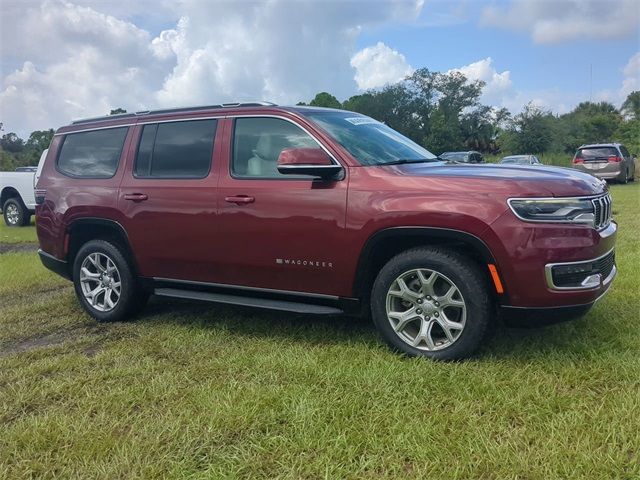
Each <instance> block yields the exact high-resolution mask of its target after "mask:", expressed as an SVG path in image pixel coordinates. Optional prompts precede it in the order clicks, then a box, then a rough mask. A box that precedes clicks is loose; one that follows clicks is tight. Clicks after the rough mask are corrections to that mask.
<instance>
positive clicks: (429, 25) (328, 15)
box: [0, 0, 640, 137]
mask: <svg viewBox="0 0 640 480" xmlns="http://www.w3.org/2000/svg"><path fill="white" fill-rule="evenodd" d="M422 67H427V68H429V69H430V70H432V71H442V72H446V71H461V72H463V73H464V74H465V75H467V77H468V78H470V79H473V80H482V81H484V82H486V87H485V89H484V92H483V96H482V98H481V101H482V102H483V103H485V104H488V105H494V106H496V107H506V108H508V109H509V110H511V111H512V112H514V113H517V112H518V111H520V110H521V109H522V107H523V105H525V104H527V103H528V102H534V103H535V104H537V105H539V106H541V107H543V108H545V109H548V110H551V111H552V112H554V113H558V114H561V113H565V112H567V111H570V110H571V109H572V108H573V107H574V106H575V105H577V104H578V103H579V102H581V101H586V100H592V101H609V102H612V103H613V104H614V105H616V106H618V107H619V106H620V104H621V103H622V102H623V101H624V99H625V98H626V96H627V95H628V94H629V93H630V92H631V91H634V90H640V1H639V0H503V1H480V0H475V1H473V0H466V1H465V0H461V1H455V0H451V1H444V0H440V1H429V0H425V1H423V0H409V1H405V0H390V1H381V0H344V1H338V0H332V1H328V0H327V1H322V0H315V1H314V0H268V1H262V2H256V1H246V0H245V1H243V0H236V1H205V0H137V1H132V0H128V1H122V0H69V1H66V0H0V68H1V71H0V122H2V123H3V124H4V133H6V132H16V133H18V134H19V135H20V136H22V137H28V135H29V133H30V132H31V131H33V130H36V129H44V128H58V127H59V126H62V125H64V124H67V123H69V122H70V121H71V120H72V119H77V118H83V117H90V116H95V115H103V114H107V113H109V111H110V110H111V109H113V108H117V107H121V108H125V109H126V110H128V111H139V110H147V109H151V108H159V107H163V108H164V107H174V106H185V105H203V104H215V103H223V102H232V101H252V100H266V101H272V102H275V103H278V104H283V105H285V104H295V103H296V102H299V101H309V100H310V99H312V98H313V96H314V95H315V94H316V93H317V92H320V91H328V92H330V93H332V94H334V95H335V96H336V97H337V98H338V99H339V100H341V101H342V100H345V99H347V98H348V97H350V96H351V95H356V94H358V93H362V92H364V91H366V90H367V89H371V88H380V87H383V86H384V85H387V84H392V83H394V82H397V81H399V80H401V79H402V78H404V77H405V76H406V75H408V74H410V73H411V72H413V71H414V70H415V69H418V68H422Z"/></svg>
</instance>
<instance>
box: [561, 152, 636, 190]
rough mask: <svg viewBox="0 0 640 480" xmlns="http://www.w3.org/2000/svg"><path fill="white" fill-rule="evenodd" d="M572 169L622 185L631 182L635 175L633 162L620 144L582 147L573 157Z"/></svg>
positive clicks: (631, 157)
mask: <svg viewBox="0 0 640 480" xmlns="http://www.w3.org/2000/svg"><path fill="white" fill-rule="evenodd" d="M573 168H575V169H577V170H581V171H583V172H587V173H590V174H591V175H594V176H596V177H598V178H602V179H604V180H617V181H619V182H622V183H627V182H628V181H632V182H633V180H634V179H635V175H636V164H635V160H634V158H633V156H632V155H631V154H630V153H629V150H627V149H626V148H625V146H624V145H621V144H620V143H596V144H592V145H582V146H581V147H579V148H578V151H577V152H576V155H575V156H574V157H573Z"/></svg>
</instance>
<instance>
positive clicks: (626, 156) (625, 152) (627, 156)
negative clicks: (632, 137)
mask: <svg viewBox="0 0 640 480" xmlns="http://www.w3.org/2000/svg"><path fill="white" fill-rule="evenodd" d="M620 151H621V152H622V155H623V156H624V157H625V158H629V157H630V156H631V154H630V153H629V150H627V149H626V148H625V146H624V145H620Z"/></svg>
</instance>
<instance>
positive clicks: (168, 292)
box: [153, 288, 344, 315]
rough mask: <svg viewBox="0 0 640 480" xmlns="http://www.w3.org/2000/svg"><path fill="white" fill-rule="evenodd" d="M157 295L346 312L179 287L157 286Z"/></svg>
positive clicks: (304, 310)
mask: <svg viewBox="0 0 640 480" xmlns="http://www.w3.org/2000/svg"><path fill="white" fill-rule="evenodd" d="M153 293H154V294H155V295H160V296H163V297H174V298H186V299H189V300H204V301H206V302H216V303H228V304H230V305H243V306H245V307H257V308H268V309H270V310H282V311H285V312H295V313H308V314H314V315H336V314H342V313H344V312H343V311H342V310H341V309H339V308H336V307H330V306H327V305H313V304H308V303H301V302H291V301H288V300H273V299H270V298H256V297H244V296H241V295H229V294H227V293H210V292H201V291H196V290H184V289H179V288H156V289H155V290H154V292H153Z"/></svg>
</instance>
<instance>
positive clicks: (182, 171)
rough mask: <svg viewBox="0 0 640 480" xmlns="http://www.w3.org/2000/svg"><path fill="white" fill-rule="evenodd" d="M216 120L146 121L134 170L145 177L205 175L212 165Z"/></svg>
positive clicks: (138, 175) (137, 175)
mask: <svg viewBox="0 0 640 480" xmlns="http://www.w3.org/2000/svg"><path fill="white" fill-rule="evenodd" d="M217 123H218V122H217V120H190V121H186V122H169V123H158V124H152V125H145V126H144V128H143V130H142V136H141V137H140V144H139V146H138V154H137V156H136V163H135V168H134V174H135V176H136V177H143V178H204V177H206V176H207V175H208V174H209V170H210V169H211V155H212V153H213V140H214V137H215V135H216V126H217Z"/></svg>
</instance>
